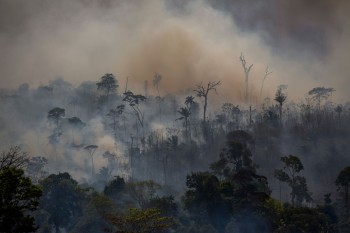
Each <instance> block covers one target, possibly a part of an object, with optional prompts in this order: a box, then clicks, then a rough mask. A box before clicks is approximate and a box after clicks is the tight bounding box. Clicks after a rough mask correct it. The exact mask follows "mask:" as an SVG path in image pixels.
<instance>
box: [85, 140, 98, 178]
mask: <svg viewBox="0 0 350 233" xmlns="http://www.w3.org/2000/svg"><path fill="white" fill-rule="evenodd" d="M97 148H98V146H97V145H88V146H86V147H84V149H85V150H86V151H87V152H88V154H89V156H90V158H91V175H92V176H93V175H94V174H95V168H94V153H95V151H96V149H97Z"/></svg>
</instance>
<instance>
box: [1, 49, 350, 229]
mask: <svg viewBox="0 0 350 233" xmlns="http://www.w3.org/2000/svg"><path fill="white" fill-rule="evenodd" d="M240 61H241V64H242V68H243V73H244V74H245V76H244V77H245V80H246V82H247V83H248V78H249V70H250V69H251V68H252V66H250V67H248V68H247V66H248V65H247V64H246V61H245V58H244V56H243V55H241V56H240ZM269 74H270V72H269V71H268V68H267V69H266V76H267V75H269ZM266 76H265V78H266ZM165 79H166V78H163V77H162V75H161V74H159V73H155V74H154V76H153V78H152V82H151V85H148V82H147V81H145V83H144V88H143V89H142V91H138V92H137V91H134V90H132V89H131V88H130V86H128V81H126V84H125V86H120V85H119V80H120V78H119V77H116V76H115V75H113V74H111V73H106V74H105V75H103V76H101V77H100V78H98V79H96V81H86V82H82V83H80V84H79V85H78V86H76V87H74V86H73V85H72V84H70V83H69V82H67V81H65V80H64V79H62V78H57V79H55V80H53V81H50V82H49V83H48V84H47V85H41V86H38V87H37V88H31V87H30V86H29V85H28V84H26V83H25V84H22V85H20V86H19V87H18V88H17V89H3V90H2V91H1V100H0V101H1V105H0V109H1V110H0V113H1V116H0V123H1V129H2V131H1V133H2V144H3V145H9V146H7V147H4V148H3V152H2V154H1V157H0V183H1V186H0V187H1V190H0V196H1V199H0V200H1V205H0V213H1V215H0V216H1V217H0V226H1V227H0V229H1V230H0V232H56V233H59V232H94V233H96V232H118V233H122V232H124V233H126V232H127V233H133V232H135V233H136V232H145V233H151V232H191V233H196V232H198V233H200V232H203V233H204V232H217V233H224V232H225V233H226V232H238V233H240V232H242V233H246V232H247V233H248V232H291V233H294V232H349V230H350V225H349V211H350V203H349V186H350V166H349V162H350V161H349V160H350V158H349V157H348V152H349V151H350V148H349V146H350V145H349V143H348V138H349V136H350V135H349V134H350V128H349V124H347V122H349V120H350V119H349V118H350V103H349V102H346V103H342V104H338V103H334V102H333V101H332V96H333V95H336V90H335V89H334V88H331V87H315V88H313V89H311V90H310V91H309V92H308V93H306V95H305V96H306V98H305V100H304V101H301V102H295V101H293V100H289V99H288V92H287V90H288V86H287V85H280V86H278V87H277V90H276V91H275V93H273V96H274V97H273V98H272V99H270V98H265V99H264V100H261V104H249V102H252V101H251V96H250V93H249V92H248V91H247V89H246V92H245V95H244V98H245V101H247V102H246V104H244V103H243V104H241V105H236V104H235V103H222V104H221V106H220V107H219V108H217V110H215V108H214V107H213V106H211V105H213V104H212V102H211V97H213V96H214V95H215V93H217V94H219V93H220V87H221V85H222V83H221V81H219V80H218V81H211V82H201V83H198V84H197V85H196V86H193V87H192V90H191V89H187V91H183V92H179V93H177V94H166V95H160V94H159V93H160V89H161V88H162V82H165V81H166V80H165ZM247 83H246V84H247ZM247 85H248V84H247ZM261 88H263V85H262V86H261ZM151 89H152V92H151ZM150 92H151V93H156V94H158V95H153V94H149V93H150ZM29 151H30V152H31V153H30V154H29V153H27V152H29ZM33 152H34V153H35V154H34V153H33Z"/></svg>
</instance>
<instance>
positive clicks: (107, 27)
mask: <svg viewBox="0 0 350 233" xmlns="http://www.w3.org/2000/svg"><path fill="white" fill-rule="evenodd" d="M348 9H349V3H348V1H331V0H321V1H307V2H306V1H301V0H298V1H277V0H269V1H264V3H262V1H241V0H237V1H211V0H202V1H201V0H194V1H182V0H164V1H162V0H150V1H88V0H79V1H68V0H63V1H48V0H34V1H20V0H1V1H0V15H1V16H0V51H1V58H0V59H1V60H0V70H1V73H0V77H1V80H0V85H1V87H2V88H14V87H17V86H18V85H20V84H22V83H24V82H26V83H28V84H30V86H31V87H36V86H38V85H40V84H43V85H44V84H47V83H48V82H49V80H53V79H55V78H56V77H63V78H64V79H65V80H67V81H69V82H71V83H73V84H75V85H78V84H80V83H81V82H82V81H87V80H90V81H95V80H96V79H98V78H99V77H101V76H102V75H103V74H104V73H106V72H111V73H113V74H115V75H117V77H118V78H119V81H120V84H121V85H124V84H125V79H126V77H127V76H129V80H130V83H129V84H130V85H131V86H133V87H134V88H138V87H142V85H143V83H144V80H149V81H151V80H152V77H153V74H154V72H158V73H160V74H161V75H162V76H163V78H164V82H162V84H161V85H162V89H161V92H162V93H163V94H165V93H174V92H178V91H181V90H184V89H192V88H193V85H194V84H196V83H199V82H201V81H208V80H221V82H222V83H223V85H222V87H221V88H220V92H219V94H220V97H219V98H220V101H221V100H222V101H228V100H235V101H239V100H241V99H242V96H243V93H242V90H243V71H242V67H241V64H240V62H239V56H240V54H241V52H243V53H244V55H245V57H246V60H247V62H248V63H249V64H250V63H253V64H254V67H253V69H252V72H251V75H250V86H249V91H250V93H251V96H252V98H255V99H256V98H257V96H258V94H257V90H259V88H260V85H261V81H262V78H263V75H264V70H265V67H266V65H268V66H269V67H270V70H271V71H272V72H273V74H272V75H271V76H270V77H269V78H268V79H267V81H266V83H265V88H264V96H268V95H269V93H274V91H275V89H276V87H277V86H278V85H280V84H287V85H288V93H289V95H290V97H292V98H301V99H303V97H304V94H305V93H307V91H308V90H310V89H311V88H313V87H315V86H330V87H333V88H335V89H336V90H337V91H336V94H335V95H334V98H335V99H337V100H340V101H345V100H346V99H347V98H348V97H349V94H348V90H347V88H348V86H349V84H350V83H349V82H350V81H349V78H348V73H349V72H348V67H347V61H348V60H349V56H350V55H349V54H350V48H349V44H348V38H349V35H350V34H349V33H350V31H349V28H350V27H349V16H348V14H347V13H348ZM254 96H255V97H254ZM270 97H272V96H270Z"/></svg>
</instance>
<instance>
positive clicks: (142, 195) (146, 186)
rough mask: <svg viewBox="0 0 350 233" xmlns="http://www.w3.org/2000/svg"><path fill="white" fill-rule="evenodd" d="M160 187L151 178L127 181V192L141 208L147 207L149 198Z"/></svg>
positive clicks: (153, 195)
mask: <svg viewBox="0 0 350 233" xmlns="http://www.w3.org/2000/svg"><path fill="white" fill-rule="evenodd" d="M160 187H161V186H160V185H159V184H157V183H155V182H154V181H152V180H149V181H138V182H131V183H127V190H128V194H129V195H130V197H131V198H133V199H134V200H135V202H136V203H137V205H138V206H139V207H140V208H142V209H145V208H147V206H148V205H149V201H150V199H152V198H154V197H155V195H156V193H157V191H158V190H159V189H160Z"/></svg>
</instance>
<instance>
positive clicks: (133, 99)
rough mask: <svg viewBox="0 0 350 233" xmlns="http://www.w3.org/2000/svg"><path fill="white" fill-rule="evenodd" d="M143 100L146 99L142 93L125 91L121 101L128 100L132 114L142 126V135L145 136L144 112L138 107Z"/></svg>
mask: <svg viewBox="0 0 350 233" xmlns="http://www.w3.org/2000/svg"><path fill="white" fill-rule="evenodd" d="M145 100H146V97H145V96H143V95H135V94H134V93H132V92H131V91H127V92H125V93H124V99H123V101H125V102H128V103H129V106H130V107H131V108H132V110H133V112H134V115H135V116H136V118H137V121H138V123H139V124H140V126H141V128H142V137H144V136H145V132H144V119H145V112H144V111H142V109H141V108H140V103H141V102H143V101H145Z"/></svg>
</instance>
